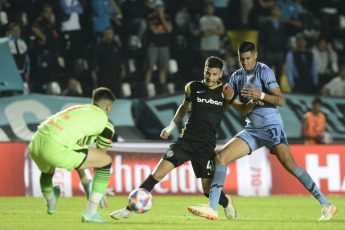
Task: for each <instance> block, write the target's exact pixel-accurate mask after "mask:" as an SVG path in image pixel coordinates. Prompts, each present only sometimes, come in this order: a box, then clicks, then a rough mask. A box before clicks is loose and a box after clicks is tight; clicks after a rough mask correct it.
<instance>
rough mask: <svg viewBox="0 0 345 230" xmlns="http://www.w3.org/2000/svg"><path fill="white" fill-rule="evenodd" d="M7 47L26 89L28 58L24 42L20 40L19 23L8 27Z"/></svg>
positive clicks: (28, 68) (28, 73)
mask: <svg viewBox="0 0 345 230" xmlns="http://www.w3.org/2000/svg"><path fill="white" fill-rule="evenodd" d="M8 29H9V35H8V37H9V46H10V49H11V53H12V54H13V57H14V60H15V62H16V64H17V68H18V70H19V73H20V75H21V76H22V79H23V81H24V85H26V87H28V86H29V83H30V57H29V54H28V46H27V45H26V43H25V41H24V40H23V39H21V37H20V35H21V28H20V25H19V23H16V22H13V23H11V24H10V25H9V27H8Z"/></svg>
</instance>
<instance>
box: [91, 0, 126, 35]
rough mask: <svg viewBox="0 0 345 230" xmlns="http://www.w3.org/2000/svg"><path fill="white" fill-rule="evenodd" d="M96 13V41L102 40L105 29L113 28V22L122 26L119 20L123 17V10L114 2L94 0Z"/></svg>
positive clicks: (93, 4)
mask: <svg viewBox="0 0 345 230" xmlns="http://www.w3.org/2000/svg"><path fill="white" fill-rule="evenodd" d="M92 8H93V11H94V19H93V20H94V24H93V29H94V32H95V34H96V41H99V40H101V38H102V35H103V32H104V30H105V28H107V27H110V26H112V23H111V21H114V23H115V24H116V25H118V26H121V21H120V20H119V18H121V17H122V13H121V9H120V8H119V7H118V5H117V4H116V3H115V2H114V0H92Z"/></svg>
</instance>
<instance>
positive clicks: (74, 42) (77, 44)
mask: <svg viewBox="0 0 345 230" xmlns="http://www.w3.org/2000/svg"><path fill="white" fill-rule="evenodd" d="M60 4H61V8H62V11H63V15H65V18H64V20H62V21H61V33H62V37H63V41H64V59H65V64H66V69H67V71H69V72H70V71H71V70H72V67H73V65H74V63H75V61H76V60H77V59H78V58H80V55H81V52H82V49H81V45H82V37H81V27H80V22H79V15H80V14H82V13H83V7H82V6H81V4H80V2H79V0H60Z"/></svg>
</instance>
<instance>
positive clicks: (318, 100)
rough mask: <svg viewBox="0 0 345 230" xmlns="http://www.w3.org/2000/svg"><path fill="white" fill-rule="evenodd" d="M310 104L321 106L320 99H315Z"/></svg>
mask: <svg viewBox="0 0 345 230" xmlns="http://www.w3.org/2000/svg"><path fill="white" fill-rule="evenodd" d="M312 104H313V105H314V104H322V101H321V98H320V97H315V98H314V100H313V102H312Z"/></svg>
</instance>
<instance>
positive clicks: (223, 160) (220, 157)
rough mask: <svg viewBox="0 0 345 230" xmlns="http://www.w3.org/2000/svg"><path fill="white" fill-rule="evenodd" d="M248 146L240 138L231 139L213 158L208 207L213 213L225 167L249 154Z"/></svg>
mask: <svg viewBox="0 0 345 230" xmlns="http://www.w3.org/2000/svg"><path fill="white" fill-rule="evenodd" d="M250 151H251V150H250V148H249V146H248V144H247V143H246V142H245V141H244V140H242V139H241V138H236V137H235V138H233V139H231V140H230V141H229V142H228V143H226V145H225V146H224V147H223V149H222V150H221V151H220V152H219V153H218V154H217V155H216V157H215V163H216V164H215V171H214V175H213V181H212V184H211V191H210V199H209V205H210V207H211V208H213V209H214V210H215V211H217V209H218V201H219V197H220V193H221V191H222V189H223V186H224V183H225V177H226V171H227V165H228V164H230V163H231V162H233V161H235V160H237V159H239V158H241V157H243V156H245V155H248V154H249V153H250Z"/></svg>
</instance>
